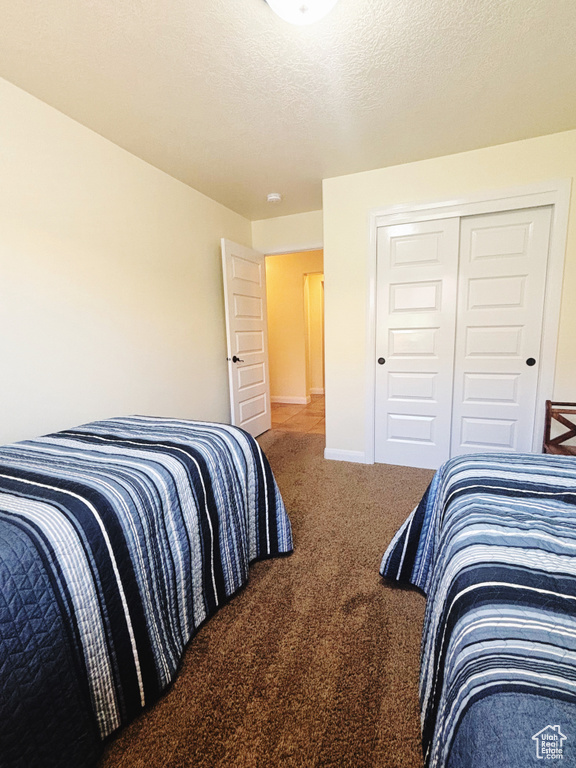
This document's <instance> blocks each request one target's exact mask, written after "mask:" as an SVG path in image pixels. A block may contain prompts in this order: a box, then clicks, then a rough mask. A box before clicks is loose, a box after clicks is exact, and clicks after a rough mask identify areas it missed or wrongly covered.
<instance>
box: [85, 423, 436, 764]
mask: <svg viewBox="0 0 576 768" xmlns="http://www.w3.org/2000/svg"><path fill="white" fill-rule="evenodd" d="M260 443H261V445H262V447H263V448H264V451H265V452H266V454H267V456H268V458H269V460H270V463H271V465H272V469H273V470H274V473H275V475H276V479H277V481H278V485H279V486H280V490H281V492H282V495H283V497H284V501H285V504H286V508H287V509H288V512H289V515H290V518H291V521H292V530H293V534H294V552H293V554H292V555H290V556H289V557H284V558H279V559H274V560H269V561H265V562H261V563H256V564H254V566H253V567H252V570H251V575H250V580H249V582H248V584H247V586H246V588H245V589H243V590H242V591H241V592H240V593H239V594H238V595H236V596H235V597H234V598H233V599H232V600H231V602H230V603H229V604H228V605H226V606H224V607H223V608H222V609H221V610H220V611H219V612H218V613H217V614H216V615H215V616H214V617H213V618H212V619H210V621H208V623H207V624H206V625H205V626H204V627H202V628H201V629H200V631H199V632H198V634H197V635H196V637H195V638H194V639H193V640H192V642H191V644H190V646H189V648H188V650H187V653H186V656H185V658H184V661H183V665H182V669H181V671H180V674H179V675H178V677H177V679H176V681H175V683H174V685H173V686H172V687H171V688H170V690H169V691H168V692H167V693H166V694H165V695H164V696H163V698H162V699H161V701H160V702H158V704H156V705H155V706H154V707H153V708H152V709H151V710H150V711H149V712H146V713H144V714H143V715H142V716H141V717H140V718H139V719H138V720H137V721H136V722H134V723H133V724H132V725H130V726H128V727H127V728H126V729H125V730H124V731H122V732H121V733H120V734H119V735H118V736H117V737H116V738H114V740H113V741H112V742H111V743H110V744H109V745H108V747H107V751H106V754H105V756H104V759H103V760H102V761H101V764H100V765H101V768H117V767H119V766H121V767H122V768H132V767H134V768H135V767H136V766H138V767H139V768H144V767H146V768H156V767H157V768H160V767H162V768H184V766H186V767H188V766H190V768H191V767H192V766H194V768H216V767H217V766H221V767H222V768H224V766H226V767H227V768H276V766H286V767H287V768H300V767H301V766H306V768H320V767H322V768H328V766H330V767H331V768H340V767H342V768H347V767H348V766H349V767H350V768H352V767H353V768H361V767H362V766H371V767H372V766H373V768H418V766H421V765H422V761H421V752H420V734H419V713H418V694H417V686H418V665H419V652H420V633H421V627H422V618H423V612H424V598H423V597H422V596H421V595H420V594H417V593H416V592H413V591H410V590H405V589H398V588H394V587H391V586H389V585H387V584H385V583H384V582H383V580H382V579H381V577H380V575H379V573H378V567H379V565H380V559H381V557H382V554H383V552H384V549H385V548H386V546H387V544H388V542H389V541H390V539H391V538H392V536H393V534H394V532H395V530H396V528H397V527H398V525H399V524H400V523H401V522H402V520H403V519H404V518H405V516H406V515H407V514H408V513H409V512H410V510H411V508H412V507H413V506H414V505H415V504H416V503H417V501H418V500H419V498H420V496H421V495H422V493H423V492H424V490H425V488H426V485H427V484H428V482H429V480H430V478H431V476H432V473H431V472H429V471H427V470H418V469H407V468H402V467H391V466H386V465H376V466H366V465H360V464H349V463H346V462H334V461H325V460H324V458H323V448H324V438H323V436H322V435H305V434H298V433H289V432H281V431H278V430H272V431H270V432H267V433H266V434H265V435H263V436H262V437H261V438H260Z"/></svg>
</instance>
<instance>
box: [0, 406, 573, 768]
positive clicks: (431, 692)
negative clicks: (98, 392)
mask: <svg viewBox="0 0 576 768" xmlns="http://www.w3.org/2000/svg"><path fill="white" fill-rule="evenodd" d="M575 513H576V458H574V457H572V458H570V457H561V456H538V455H510V454H508V455H489V456H488V455H471V456H461V457H458V458H455V459H452V460H450V461H449V462H447V463H446V464H445V465H444V466H443V467H442V468H441V469H440V470H439V471H438V472H437V473H436V475H435V476H434V479H433V481H432V483H431V485H430V487H429V489H428V491H427V492H426V494H425V495H424V497H423V499H422V501H421V502H420V504H419V506H418V507H417V508H416V509H415V510H414V512H413V513H412V514H411V515H410V516H409V518H408V519H407V520H406V522H405V523H404V525H403V526H402V527H401V529H400V530H399V531H398V533H397V534H396V536H395V537H394V539H393V540H392V542H391V543H390V545H389V547H388V550H387V551H386V554H385V556H384V558H383V561H382V565H381V573H382V575H383V576H385V577H386V578H387V579H389V580H393V581H395V582H399V583H405V584H412V585H414V586H415V587H417V588H419V589H420V590H422V592H424V594H425V595H426V597H427V608H426V616H425V623H424V632H423V639H422V658H421V665H422V666H421V681H420V698H421V713H422V735H423V748H424V758H425V764H426V766H427V767H428V766H429V767H430V768H432V767H434V768H488V766H490V767H492V766H494V765H505V766H506V767H507V768H525V766H527V765H531V764H532V763H533V762H534V761H538V760H541V759H542V760H555V761H557V762H561V764H562V765H573V764H576V762H575V761H576V514H575ZM291 549H292V537H291V529H290V522H289V520H288V517H287V515H286V511H285V509H284V505H283V503H282V499H281V497H280V494H279V492H278V488H277V486H276V483H275V480H274V477H273V475H272V472H271V470H270V467H269V465H268V462H267V460H266V457H265V456H264V455H263V453H262V451H261V450H260V448H259V446H258V444H257V443H256V441H255V440H253V438H251V437H250V436H249V435H247V434H246V433H245V432H243V431H242V430H239V429H236V428H234V427H228V426H224V425H215V424H207V423H199V422H190V421H181V420H176V419H154V418H147V417H130V418H118V419H111V420H107V421H101V422H94V423H91V424H87V425H84V426H82V427H78V428H76V429H73V430H67V431H64V432H59V433H56V434H53V435H48V436H45V437H42V438H38V439H36V440H29V441H24V442H21V443H17V444H14V445H8V446H4V447H0V585H1V589H0V764H1V765H2V766H5V767H6V768H36V766H38V767H40V766H42V768H50V766H74V767H75V768H82V767H84V768H87V767H88V766H93V765H95V764H96V763H97V761H98V757H99V755H100V753H101V749H102V743H103V740H104V739H105V738H106V737H107V736H109V735H110V734H111V733H113V732H114V731H115V730H116V729H117V728H119V727H120V726H121V725H122V724H124V723H126V722H129V721H130V720H131V719H133V718H134V717H135V715H136V714H137V713H138V712H140V711H141V710H142V708H144V707H147V706H149V705H150V704H151V703H153V702H154V701H155V700H156V699H157V698H158V697H159V696H160V694H161V693H162V691H163V690H164V689H165V688H166V687H167V686H168V685H169V683H170V681H171V680H172V679H173V677H174V675H175V673H176V671H177V668H178V666H179V663H180V660H181V658H182V654H183V652H184V649H185V647H186V644H187V643H188V641H189V640H190V638H191V637H192V635H193V634H194V633H195V632H196V630H197V629H198V627H199V626H200V625H201V624H202V623H203V622H204V621H205V620H206V619H207V618H209V617H210V616H211V615H212V614H213V613H214V612H215V611H216V610H217V609H218V608H219V607H220V606H221V605H222V604H223V603H225V602H226V600H227V599H228V598H229V597H230V596H231V595H233V594H234V593H235V592H236V591H237V590H238V589H240V587H241V586H242V585H243V584H244V583H245V582H246V580H247V577H248V566H249V564H250V563H251V562H253V561H254V560H257V559H261V558H267V557H273V556H276V555H280V554H283V553H288V552H290V551H291ZM536 764H537V762H536Z"/></svg>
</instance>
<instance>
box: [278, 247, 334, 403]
mask: <svg viewBox="0 0 576 768" xmlns="http://www.w3.org/2000/svg"><path fill="white" fill-rule="evenodd" d="M322 264H323V258H322V251H319V250H318V251H305V252H302V253H291V254H283V255H281V256H268V257H267V258H266V294H267V303H268V358H269V364H270V394H271V396H272V397H273V398H277V399H281V400H285V401H291V402H304V401H305V400H306V398H307V397H308V395H309V394H310V392H309V387H310V384H309V379H308V378H307V364H306V363H307V353H308V349H307V341H306V339H307V327H306V326H307V317H306V305H305V298H304V297H305V285H304V279H305V275H306V274H308V273H312V272H321V271H322V268H323V267H322Z"/></svg>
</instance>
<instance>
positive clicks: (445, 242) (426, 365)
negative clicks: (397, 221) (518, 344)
mask: <svg viewBox="0 0 576 768" xmlns="http://www.w3.org/2000/svg"><path fill="white" fill-rule="evenodd" d="M458 239H459V220H458V219H457V218H455V219H442V220H437V221H427V222H416V223H411V224H401V225H392V226H388V227H380V228H379V229H378V263H377V275H378V277H377V321H376V322H377V328H376V349H377V352H376V354H377V359H378V364H377V365H376V402H375V428H376V435H375V438H376V439H375V459H376V461H377V462H383V463H387V464H401V465H404V466H413V467H429V468H433V467H438V466H439V465H440V464H441V463H442V461H444V460H445V459H446V458H448V455H449V451H450V429H451V410H452V374H453V360H454V339H455V319H456V275H457V271H458Z"/></svg>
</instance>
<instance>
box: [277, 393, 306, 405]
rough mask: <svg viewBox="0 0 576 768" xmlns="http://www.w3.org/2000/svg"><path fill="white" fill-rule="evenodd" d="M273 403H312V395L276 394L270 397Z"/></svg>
mask: <svg viewBox="0 0 576 768" xmlns="http://www.w3.org/2000/svg"><path fill="white" fill-rule="evenodd" d="M270 402H271V403H286V404H287V405H310V403H311V402H312V398H311V397H291V396H290V395H278V396H276V395H274V396H271V397H270Z"/></svg>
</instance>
